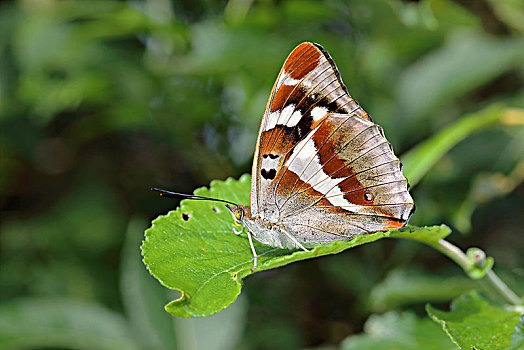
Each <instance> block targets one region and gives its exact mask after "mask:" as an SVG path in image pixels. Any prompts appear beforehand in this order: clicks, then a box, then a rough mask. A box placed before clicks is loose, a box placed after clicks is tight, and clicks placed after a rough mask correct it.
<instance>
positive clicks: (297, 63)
mask: <svg viewBox="0 0 524 350" xmlns="http://www.w3.org/2000/svg"><path fill="white" fill-rule="evenodd" d="M251 205H252V206H251V212H252V215H253V216H255V215H258V216H260V217H262V218H263V219H264V220H267V221H270V222H274V223H279V224H281V225H282V226H283V227H285V229H286V230H287V231H289V233H290V234H292V235H293V236H295V237H299V238H300V241H301V242H304V243H308V242H311V243H315V242H324V241H332V240H340V239H347V238H348V237H352V236H354V235H357V234H362V233H367V232H375V231H383V230H387V229H390V228H398V227H402V226H403V225H405V223H406V222H407V220H408V219H409V216H410V215H411V213H412V211H413V208H414V204H413V200H412V198H411V196H410V195H409V192H408V184H407V180H406V179H405V177H404V176H403V175H402V171H401V165H400V162H399V160H398V158H397V157H396V156H395V155H394V153H393V151H392V149H391V145H390V144H389V143H388V142H387V140H386V138H385V137H384V134H383V131H382V129H381V128H380V126H378V125H376V124H374V123H373V122H372V121H371V118H370V117H369V116H368V114H367V113H366V112H365V111H364V110H363V109H362V108H361V107H360V106H359V105H358V103H357V102H356V101H354V100H353V99H352V98H351V97H350V95H349V94H348V93H347V90H346V88H345V86H344V84H343V83H342V81H341V79H340V75H339V73H338V71H337V69H336V66H335V64H334V63H333V61H332V60H331V58H330V57H329V55H328V54H327V53H326V52H325V51H323V50H322V48H321V47H319V46H318V45H315V44H310V43H304V44H301V45H300V46H298V47H297V48H296V49H295V50H293V52H292V53H291V54H290V56H289V57H288V59H287V60H286V62H285V63H284V66H283V68H282V70H281V72H280V74H279V77H278V79H277V82H276V83H275V86H274V87H273V90H272V93H271V96H270V99H269V101H268V105H267V107H266V111H265V113H264V117H263V120H262V124H261V128H260V132H259V136H258V143H257V149H256V152H255V160H254V163H253V176H252V186H251Z"/></svg>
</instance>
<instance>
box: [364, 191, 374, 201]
mask: <svg viewBox="0 0 524 350" xmlns="http://www.w3.org/2000/svg"><path fill="white" fill-rule="evenodd" d="M364 199H365V200H367V201H368V202H371V201H372V200H373V195H372V194H371V193H369V192H366V193H364Z"/></svg>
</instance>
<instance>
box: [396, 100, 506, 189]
mask: <svg viewBox="0 0 524 350" xmlns="http://www.w3.org/2000/svg"><path fill="white" fill-rule="evenodd" d="M505 112H506V109H505V108H504V107H502V106H500V105H493V106H490V107H488V108H485V109H483V110H481V111H479V112H476V113H472V114H468V115H466V116H464V117H463V118H461V119H459V120H458V121H456V122H454V123H453V124H451V125H449V126H447V127H446V128H444V129H442V130H441V131H440V132H439V133H437V134H435V135H434V136H432V137H431V138H429V139H428V140H426V141H424V142H422V143H420V144H419V145H417V146H415V147H414V148H413V149H411V150H410V151H409V152H407V153H406V154H404V156H403V157H402V164H403V165H404V174H405V175H406V178H407V179H409V183H410V185H411V186H415V185H416V184H417V183H418V182H419V181H420V180H421V179H422V177H424V175H426V173H427V172H428V171H429V170H430V169H431V167H433V165H435V163H436V162H437V161H438V160H439V159H440V158H441V157H442V156H443V155H444V154H446V153H447V152H448V151H449V150H450V149H451V148H452V147H453V146H455V145H456V144H457V143H458V142H460V141H462V140H463V139H465V138H466V137H468V136H470V135H471V134H473V133H475V132H477V131H479V130H482V129H486V128H490V127H492V126H493V125H495V124H497V123H499V122H500V120H501V119H502V118H503V116H504V115H505Z"/></svg>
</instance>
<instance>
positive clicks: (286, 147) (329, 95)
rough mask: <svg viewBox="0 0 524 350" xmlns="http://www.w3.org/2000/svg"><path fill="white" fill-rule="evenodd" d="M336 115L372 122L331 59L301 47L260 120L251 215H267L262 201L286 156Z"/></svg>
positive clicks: (288, 62) (312, 48) (316, 48)
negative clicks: (321, 123)
mask: <svg viewBox="0 0 524 350" xmlns="http://www.w3.org/2000/svg"><path fill="white" fill-rule="evenodd" d="M335 112H336V113H346V114H355V115H358V116H360V117H362V118H364V119H367V120H371V118H370V117H369V116H368V114H367V113H366V112H365V111H364V110H363V109H362V108H361V107H360V106H359V105H358V103H357V102H356V101H355V100H353V99H352V98H351V96H350V95H349V93H348V92H347V89H346V87H345V85H344V84H343V83H342V80H341V78H340V74H339V73H338V70H337V68H336V65H335V63H334V62H333V60H332V59H331V57H330V56H329V54H328V53H327V52H326V51H324V50H323V48H322V47H321V46H320V45H318V44H313V43H302V44H301V45H299V46H298V47H297V48H295V49H294V50H293V51H292V52H291V54H290V55H289V56H288V58H287V59H286V61H285V63H284V66H283V67H282V69H281V71H280V74H279V75H278V78H277V80H276V82H275V85H274V86H273V89H272V91H271V94H270V97H269V100H268V103H267V106H266V109H265V112H264V116H263V118H262V123H261V126H260V131H259V134H258V140H257V149H256V151H255V158H254V161H253V178H252V185H251V211H252V214H253V215H257V214H258V213H259V212H263V211H265V210H267V205H266V203H267V201H264V200H262V197H263V196H264V193H266V191H267V187H268V185H269V184H270V183H271V181H273V180H274V177H275V175H276V171H277V170H278V169H279V168H280V167H281V166H282V164H283V162H284V158H285V155H286V154H288V153H289V152H290V150H291V149H292V148H293V147H295V145H296V144H298V142H299V141H300V140H301V139H302V138H304V137H305V136H306V135H307V134H308V133H309V132H310V131H311V130H312V129H314V128H315V127H316V126H317V125H318V124H319V123H320V122H321V121H322V119H323V118H324V117H325V116H327V115H328V114H329V113H335Z"/></svg>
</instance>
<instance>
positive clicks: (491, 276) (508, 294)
mask: <svg viewBox="0 0 524 350" xmlns="http://www.w3.org/2000/svg"><path fill="white" fill-rule="evenodd" d="M482 280H483V281H484V280H485V281H486V282H488V283H489V284H490V285H491V286H493V287H494V288H495V289H496V290H497V292H499V293H500V295H501V296H503V297H504V298H505V299H506V301H507V302H509V303H510V304H513V305H522V301H521V300H520V298H519V297H518V295H517V294H515V292H513V291H512V290H511V289H509V287H508V285H507V284H506V283H504V281H503V280H501V279H500V277H499V276H497V274H496V273H495V272H494V271H493V270H489V271H488V273H487V274H486V276H485V277H484V278H483V279H482Z"/></svg>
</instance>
